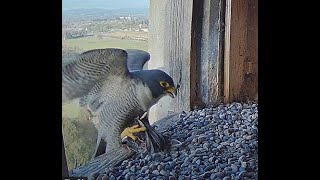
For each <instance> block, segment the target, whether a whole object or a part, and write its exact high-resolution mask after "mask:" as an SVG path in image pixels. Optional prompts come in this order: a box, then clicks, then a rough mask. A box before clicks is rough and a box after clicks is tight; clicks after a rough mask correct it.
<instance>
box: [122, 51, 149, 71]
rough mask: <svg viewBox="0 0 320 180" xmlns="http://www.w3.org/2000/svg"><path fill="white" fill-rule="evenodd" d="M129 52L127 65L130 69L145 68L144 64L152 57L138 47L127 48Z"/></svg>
mask: <svg viewBox="0 0 320 180" xmlns="http://www.w3.org/2000/svg"><path fill="white" fill-rule="evenodd" d="M126 51H127V53H128V60H127V66H128V70H129V71H130V72H131V71H137V70H143V65H144V64H145V63H146V62H147V61H148V60H149V59H150V54H149V53H148V52H146V51H142V50H137V49H126Z"/></svg>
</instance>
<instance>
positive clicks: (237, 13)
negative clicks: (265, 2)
mask: <svg viewBox="0 0 320 180" xmlns="http://www.w3.org/2000/svg"><path fill="white" fill-rule="evenodd" d="M226 8H227V11H226V12H227V13H226V19H225V22H226V36H225V62H224V67H225V69H224V71H225V74H224V77H225V89H224V94H225V102H232V101H248V100H254V98H255V97H256V96H257V93H258V81H257V80H258V71H257V70H258V69H257V64H258V63H257V62H258V56H257V55H258V54H257V50H258V49H257V48H258V44H257V42H258V36H257V35H258V33H257V32H258V24H257V23H258V21H257V16H258V14H257V12H258V11H257V0H238V1H231V0H228V1H227V6H226Z"/></svg>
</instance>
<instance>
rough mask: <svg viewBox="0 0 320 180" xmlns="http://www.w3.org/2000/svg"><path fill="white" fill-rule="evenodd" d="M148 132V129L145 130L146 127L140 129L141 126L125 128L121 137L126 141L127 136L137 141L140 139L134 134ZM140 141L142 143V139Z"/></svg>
mask: <svg viewBox="0 0 320 180" xmlns="http://www.w3.org/2000/svg"><path fill="white" fill-rule="evenodd" d="M146 130H147V128H145V127H139V125H133V126H132V127H128V128H125V129H124V130H123V131H122V133H121V135H120V137H121V139H124V138H125V137H126V136H127V137H130V138H131V139H133V140H134V141H135V140H137V139H139V138H138V137H137V136H135V135H134V134H133V133H137V132H142V131H146ZM139 140H140V141H141V139H139Z"/></svg>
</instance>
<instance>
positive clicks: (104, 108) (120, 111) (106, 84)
mask: <svg viewBox="0 0 320 180" xmlns="http://www.w3.org/2000/svg"><path fill="white" fill-rule="evenodd" d="M149 59H150V55H149V53H147V52H145V51H142V50H135V49H128V50H122V49H116V48H108V49H95V50H90V51H87V52H84V53H82V54H80V55H79V56H78V57H77V60H75V61H73V62H71V63H69V64H67V65H65V66H63V68H62V100H63V102H65V101H67V100H71V99H75V98H80V101H79V102H80V105H81V106H84V107H86V108H87V109H88V110H89V111H90V113H91V114H92V116H93V118H95V119H96V120H97V124H96V128H97V130H98V138H97V147H96V153H95V156H94V157H96V156H98V155H100V154H103V153H104V151H105V153H108V152H115V150H116V151H119V152H120V151H125V150H124V149H123V148H124V146H123V145H122V143H121V140H122V138H124V137H130V138H132V139H133V140H136V139H137V136H135V135H134V133H137V132H142V131H147V134H148V135H149V138H150V139H151V141H150V142H151V143H155V144H156V145H157V146H158V147H159V149H161V148H162V147H163V146H164V145H165V144H166V142H165V139H164V137H163V136H162V135H161V134H159V133H158V132H157V131H156V130H155V129H154V128H153V127H152V126H151V125H150V124H149V121H148V119H147V118H146V117H145V113H146V112H147V111H148V110H149V109H150V107H151V106H153V105H154V104H156V103H157V101H158V100H159V99H160V98H162V97H164V96H167V95H168V96H170V97H172V98H174V96H175V95H176V87H175V85H174V82H173V80H172V78H171V77H170V76H169V75H168V74H166V73H165V72H163V71H161V70H158V69H152V70H143V65H144V64H145V62H146V61H148V60H149ZM136 117H141V119H140V120H141V122H142V123H143V125H144V126H142V127H139V126H137V125H135V124H134V119H135V118H136ZM105 142H106V143H107V145H106V143H105ZM149 146H150V144H149Z"/></svg>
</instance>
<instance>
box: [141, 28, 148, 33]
mask: <svg viewBox="0 0 320 180" xmlns="http://www.w3.org/2000/svg"><path fill="white" fill-rule="evenodd" d="M141 31H143V32H149V30H148V28H142V29H141Z"/></svg>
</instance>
